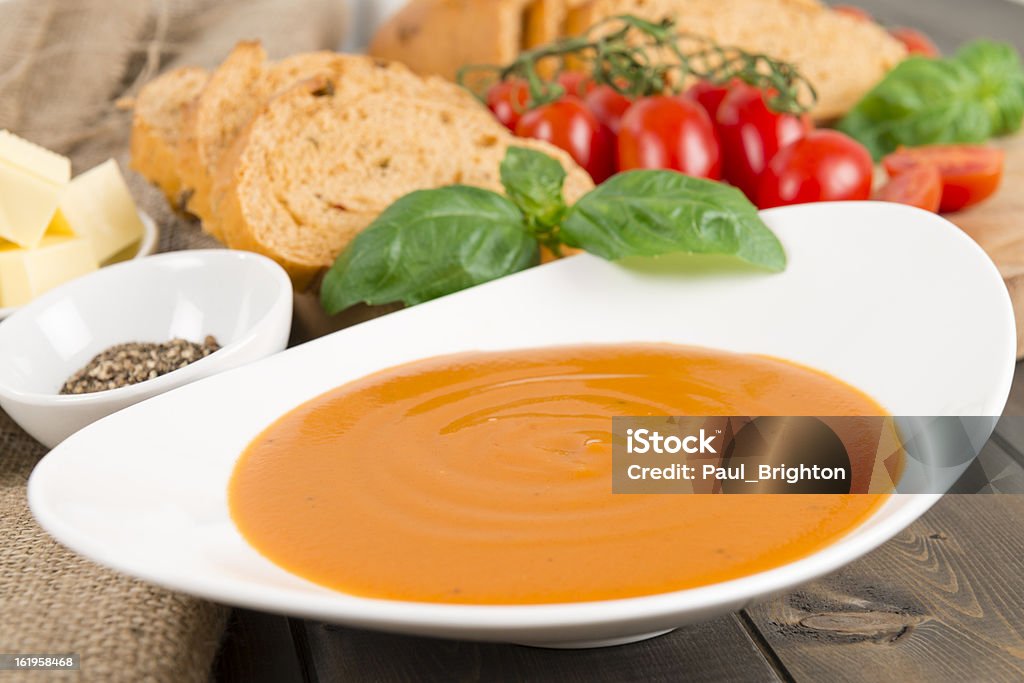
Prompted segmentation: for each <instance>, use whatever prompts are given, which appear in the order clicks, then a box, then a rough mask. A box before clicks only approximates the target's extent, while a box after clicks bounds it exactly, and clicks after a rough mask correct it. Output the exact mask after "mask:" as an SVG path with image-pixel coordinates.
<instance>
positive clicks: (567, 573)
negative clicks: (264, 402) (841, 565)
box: [229, 344, 885, 604]
mask: <svg viewBox="0 0 1024 683" xmlns="http://www.w3.org/2000/svg"><path fill="white" fill-rule="evenodd" d="M639 415H755V416H756V415H884V411H883V410H882V408H881V407H880V406H879V405H878V404H876V403H875V402H874V401H872V400H871V399H870V398H869V397H867V396H866V395H864V394H863V393H861V392H860V391H858V390H856V389H854V388H852V387H850V386H848V385H846V384H844V383H842V382H840V381H839V380H836V379H834V378H832V377H829V376H828V375H825V374H823V373H820V372H817V371H814V370H811V369H808V368H805V367H802V366H798V365H795V364H792V363H788V362H785V361H781V360H776V359H772V358H767V357H761V356H752V355H739V354H732V353H725V352H720V351H712V350H706V349H699V348H691V347H682V346H673V345H667V344H665V345H660V344H620V345H595V346H578V347H560V348H559V347H555V348H543V349H527V350H517V351H508V352H497V353H465V354H459V355H453V356H447V357H440V358H433V359H429V360H424V361H420V362H416V363H411V364H408V365H404V366H400V367H396V368H392V369H389V370H385V371H382V372H379V373H377V374H374V375H371V376H369V377H366V378H363V379H361V380H358V381H355V382H352V383H350V384H347V385H345V386H342V387H340V388H338V389H335V390H334V391H331V392H329V393H327V394H324V395H323V396H320V397H318V398H316V399H314V400H312V401H310V402H308V403H306V404H304V405H302V406H300V407H298V408H297V409H295V410H294V411H292V412H291V413H288V414H287V415H285V416H284V417H282V418H281V419H280V420H278V421H277V422H276V423H274V424H273V425H271V426H270V427H269V428H268V429H267V430H266V431H265V432H263V434H261V435H260V436H259V437H258V438H257V439H256V440H255V441H254V442H253V443H252V445H251V446H250V447H249V448H248V450H247V451H246V452H245V453H244V454H243V456H242V457H241V459H240V460H239V462H238V464H237V465H236V469H235V472H234V474H233V477H232V480H231V484H230V491H229V498H230V506H231V513H232V516H233V518H234V520H235V523H236V524H237V526H238V528H239V529H240V531H241V533H242V534H243V536H244V537H245V538H246V539H247V540H248V541H249V543H251V544H252V545H253V546H254V547H255V548H256V549H257V550H258V551H259V552H260V553H262V554H263V555H264V556H266V557H267V558H269V559H270V560H271V561H273V562H274V563H276V564H277V565H279V566H281V567H283V568H284V569H286V570H288V571H290V572H292V573H294V574H297V575H299V576H302V577H304V578H306V579H308V580H310V581H313V582H315V583H317V584H321V585H323V586H327V587H330V588H333V589H336V590H338V591H343V592H345V593H349V594H352V595H359V596H366V597H373V598H388V599H395V600H411V601H420V602H440V603H465V604H537V603H557V602H577V601H589V600H605V599H614V598H627V597H634V596H641V595H650V594H655V593H664V592H667V591H674V590H679V589H684V588H692V587H696V586H702V585H706V584H710V583H715V582H719V581H724V580H728V579H734V578H738V577H742V576H746V575H749V574H753V573H755V572H760V571H763V570H766V569H771V568H773V567H778V566H780V565H783V564H786V563H788V562H791V561H793V560H796V559H799V558H801V557H804V556H806V555H808V554H810V553H813V552H815V551H817V550H819V549H821V548H823V547H825V546H827V545H829V544H830V543H832V542H834V541H835V540H836V539H838V538H840V537H842V536H843V535H844V534H846V533H848V532H849V531H850V530H852V529H853V528H855V527H856V526H858V525H859V524H860V523H861V522H862V521H864V520H865V519H866V518H867V517H869V516H870V515H871V514H872V513H873V512H874V511H875V510H876V509H877V507H878V506H879V505H880V504H881V503H882V502H883V500H884V499H885V495H884V494H859V495H845V494H844V495H794V494H780V495H657V494H628V495H626V494H613V493H612V491H611V460H612V458H611V449H612V447H611V425H612V417H613V416H639Z"/></svg>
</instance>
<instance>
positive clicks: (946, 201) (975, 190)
mask: <svg viewBox="0 0 1024 683" xmlns="http://www.w3.org/2000/svg"><path fill="white" fill-rule="evenodd" d="M1005 156H1006V155H1005V154H1004V153H1003V150H1001V149H997V148H995V147H984V146H981V145H928V146H926V147H901V148H900V149H898V150H896V151H895V152H893V153H892V154H890V155H889V156H887V157H885V159H883V160H882V165H883V166H885V170H886V171H887V172H888V173H889V175H890V176H893V177H899V176H900V175H901V174H903V173H905V172H907V171H908V170H910V169H911V168H913V167H914V166H918V165H922V164H924V165H928V166H933V167H935V168H936V169H937V170H938V172H939V175H940V176H941V177H942V201H941V202H940V204H939V210H940V211H943V212H947V211H959V210H960V209H964V208H967V207H968V206H972V205H974V204H977V203H978V202H980V201H982V200H983V199H986V198H988V197H989V196H991V195H992V193H994V192H995V191H996V190H997V189H998V188H999V183H1000V181H1002V179H1003V162H1004V159H1005Z"/></svg>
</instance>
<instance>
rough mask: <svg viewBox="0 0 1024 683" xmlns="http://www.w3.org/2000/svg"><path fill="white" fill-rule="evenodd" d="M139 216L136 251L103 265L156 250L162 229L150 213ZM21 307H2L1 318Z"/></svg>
mask: <svg viewBox="0 0 1024 683" xmlns="http://www.w3.org/2000/svg"><path fill="white" fill-rule="evenodd" d="M139 218H140V219H141V220H142V239H141V240H140V241H139V242H138V244H137V246H136V247H135V251H134V253H132V252H128V254H123V253H122V254H118V255H117V256H115V257H114V258H113V259H111V261H109V262H107V263H104V264H103V265H102V266H101V267H103V268H105V267H107V266H109V265H113V264H114V263H120V262H122V261H129V260H134V259H140V258H144V257H146V256H151V255H152V254H153V252H155V251H156V246H157V241H158V240H159V238H160V231H159V230H158V229H157V227H156V221H154V220H153V217H152V216H150V215H149V214H148V213H146V212H145V211H143V210H142V209H139ZM18 308H20V307H19V306H8V307H7V308H0V320H4V319H5V318H7V317H8V316H10V315H11V314H13V313H14V312H15V311H17V310H18Z"/></svg>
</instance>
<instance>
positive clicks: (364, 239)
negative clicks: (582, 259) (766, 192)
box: [320, 147, 786, 315]
mask: <svg viewBox="0 0 1024 683" xmlns="http://www.w3.org/2000/svg"><path fill="white" fill-rule="evenodd" d="M501 181H502V185H503V186H504V188H505V192H506V194H507V197H504V196H502V195H500V194H498V193H497V192H491V191H489V190H483V189H480V188H476V187H468V186H465V185H452V186H449V187H443V188H440V189H436V190H421V191H418V192H413V193H411V194H408V195H406V196H404V197H402V198H401V199H399V200H398V201H396V202H395V203H394V204H392V205H391V206H390V207H388V208H387V209H386V210H385V211H384V212H383V213H382V214H381V215H380V216H379V217H378V218H377V219H376V220H375V221H374V222H373V223H371V224H370V225H369V226H368V227H367V228H366V229H365V230H363V231H362V232H361V233H360V234H359V235H358V236H357V237H356V238H355V239H354V240H353V241H352V242H351V243H350V244H349V245H348V247H346V248H345V250H344V251H342V253H341V254H340V255H339V256H338V259H337V260H336V261H335V263H334V265H333V266H332V267H331V269H330V270H329V271H328V272H327V275H326V276H325V278H324V281H323V285H322V287H321V292H320V301H321V305H322V306H323V308H324V310H326V311H327V312H328V313H330V314H332V315H333V314H335V313H338V312H339V311H342V310H344V309H346V308H348V307H349V306H352V305H354V304H357V303H360V302H362V303H367V304H384V303H392V302H396V301H400V302H402V303H404V304H406V305H413V304H418V303H422V302H424V301H428V300H430V299H435V298H437V297H440V296H444V295H446V294H451V293H452V292H457V291H459V290H462V289H466V288H468V287H472V286H474V285H478V284H482V283H484V282H488V281H490V280H495V279H497V278H500V277H503V276H505V275H509V274H511V273H515V272H518V271H520V270H525V269H526V268H529V267H531V266H534V265H537V263H538V262H539V260H540V256H539V245H540V244H544V245H545V246H548V247H549V248H552V249H553V250H554V251H555V252H556V253H557V251H558V248H559V246H560V245H561V244H567V245H569V246H573V247H580V248H582V249H585V250H586V251H589V252H591V253H593V254H596V255H598V256H601V257H603V258H606V259H609V260H614V259H620V258H623V257H626V256H661V255H664V254H670V253H674V252H690V253H697V254H726V255H733V256H735V257H737V258H739V259H742V260H744V261H747V262H748V263H751V264H753V265H755V266H759V267H762V268H765V269H767V270H770V271H780V270H782V269H784V268H785V266H786V255H785V252H784V251H783V249H782V245H781V244H780V243H779V240H778V239H777V238H776V237H775V235H774V234H773V233H772V232H771V230H769V229H768V227H767V226H766V225H765V224H764V222H763V221H762V220H761V218H760V217H759V216H758V214H757V210H756V209H755V208H754V206H753V205H752V204H751V203H750V202H749V201H748V200H747V199H746V197H744V196H743V194H742V193H741V192H739V191H738V190H736V189H734V188H731V187H728V186H726V185H723V184H721V183H716V182H714V181H710V180H704V179H701V178H692V177H689V176H684V175H682V174H679V173H676V172H674V171H632V172H628V173H622V174H619V175H617V176H614V177H613V178H611V179H610V180H608V181H607V182H605V183H604V184H603V185H601V186H600V187H598V188H596V189H594V190H592V191H591V192H590V193H588V194H587V195H585V196H584V197H583V198H582V199H580V200H579V201H578V202H577V203H576V204H575V205H574V206H572V207H569V206H567V205H566V203H565V199H564V195H563V192H562V188H563V184H564V182H565V170H564V169H563V168H562V166H561V164H559V163H558V161H556V160H555V159H552V158H551V157H549V156H548V155H546V154H543V153H542V152H538V151H535V150H531V149H527V148H520V147H512V148H510V149H509V150H508V153H507V155H506V157H505V159H504V161H503V162H502V165H501Z"/></svg>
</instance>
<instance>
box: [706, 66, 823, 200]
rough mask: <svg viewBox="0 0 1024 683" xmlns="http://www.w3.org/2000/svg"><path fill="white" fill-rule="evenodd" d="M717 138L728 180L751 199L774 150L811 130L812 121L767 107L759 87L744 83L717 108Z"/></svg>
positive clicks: (730, 93)
mask: <svg viewBox="0 0 1024 683" xmlns="http://www.w3.org/2000/svg"><path fill="white" fill-rule="evenodd" d="M717 124H718V125H717V128H718V138H719V141H720V142H721V146H722V162H723V163H722V169H723V171H724V175H725V179H726V180H728V181H729V182H730V183H732V184H733V185H735V186H736V187H738V188H739V189H741V190H743V193H744V194H746V195H747V197H749V198H750V199H751V200H753V199H754V198H755V197H756V196H757V184H758V180H759V179H760V177H761V173H762V172H763V171H764V169H765V167H767V166H768V162H769V161H771V160H772V157H773V156H775V153H776V152H778V151H779V149H781V148H782V147H785V146H786V145H788V144H789V143H791V142H795V141H796V140H799V139H800V138H802V137H803V136H804V135H806V134H807V131H809V130H810V128H811V126H810V120H809V119H807V118H806V117H799V116H794V115H792V114H780V113H778V112H774V111H772V110H771V109H769V108H768V104H767V103H766V102H765V98H764V96H763V95H762V94H761V91H760V90H758V89H757V88H755V87H753V86H750V85H747V84H745V83H743V84H740V85H737V86H736V87H734V88H732V89H731V90H730V91H729V94H727V95H726V96H725V99H723V100H722V104H721V106H720V107H719V108H718V117H717Z"/></svg>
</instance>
